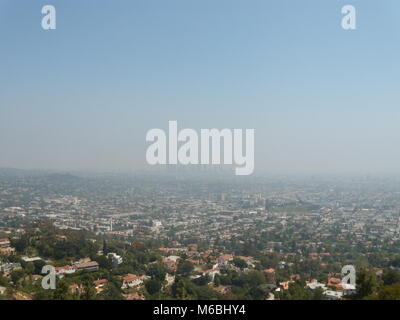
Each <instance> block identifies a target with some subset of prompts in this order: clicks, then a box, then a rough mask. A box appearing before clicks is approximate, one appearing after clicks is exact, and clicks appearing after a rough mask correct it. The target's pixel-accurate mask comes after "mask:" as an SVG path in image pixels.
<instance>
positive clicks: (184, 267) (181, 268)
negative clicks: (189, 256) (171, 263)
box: [176, 260, 194, 276]
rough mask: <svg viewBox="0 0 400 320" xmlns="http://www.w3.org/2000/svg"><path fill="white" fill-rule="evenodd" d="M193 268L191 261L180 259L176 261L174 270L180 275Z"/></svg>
mask: <svg viewBox="0 0 400 320" xmlns="http://www.w3.org/2000/svg"><path fill="white" fill-rule="evenodd" d="M193 270H194V266H193V263H191V262H190V261H187V260H181V261H179V263H178V266H177V268H176V272H177V274H179V275H182V276H188V275H189V274H190V273H191V272H192V271H193Z"/></svg>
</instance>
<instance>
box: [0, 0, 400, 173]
mask: <svg viewBox="0 0 400 320" xmlns="http://www.w3.org/2000/svg"><path fill="white" fill-rule="evenodd" d="M47 4H52V5H54V6H55V7H56V9H57V30H54V31H44V30H42V28H41V18H42V14H41V8H42V6H43V5H47ZM346 4H352V5H354V6H355V7H356V9H357V30H355V31H344V30H343V29H342V28H341V25H340V22H341V18H342V14H341V8H342V6H343V5H346ZM399 17H400V1H398V0H379V1H378V0H346V1H341V0H324V1H321V0H274V1H268V0H240V1H239V0H141V1H138V0H112V1H111V0H108V1H106V0H79V1H78V0H68V1H66V0H46V1H41V0H0V44H1V45H0V167H17V168H43V169H66V170H70V169H73V170H86V169H91V170H100V171H102V170H106V171H120V170H134V169H138V168H142V167H143V165H144V163H145V149H146V142H145V136H146V132H147V131H148V130H149V129H152V128H163V129H166V128H167V125H168V120H177V121H178V125H179V127H180V128H185V127H189V128H195V129H200V128H213V127H215V128H219V129H223V128H225V127H227V128H254V129H255V130H256V144H255V149H256V166H255V172H256V173H257V172H261V171H268V172H279V173H292V172H300V173H324V172H326V173H345V172H355V173H358V172H360V173H379V172H396V173H399V172H400V161H399V160H400V99H399V98H400V37H399V35H400V19H399Z"/></svg>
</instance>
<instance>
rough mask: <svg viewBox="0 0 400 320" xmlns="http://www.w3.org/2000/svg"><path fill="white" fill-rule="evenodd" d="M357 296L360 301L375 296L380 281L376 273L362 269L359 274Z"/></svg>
mask: <svg viewBox="0 0 400 320" xmlns="http://www.w3.org/2000/svg"><path fill="white" fill-rule="evenodd" d="M356 284H357V294H356V297H357V298H358V299H363V298H365V297H367V296H370V295H372V294H374V293H375V292H376V290H377V288H378V279H377V277H376V275H375V273H373V272H371V271H368V270H367V269H361V270H360V271H359V272H357V281H356Z"/></svg>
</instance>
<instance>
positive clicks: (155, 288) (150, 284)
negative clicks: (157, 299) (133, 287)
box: [144, 279, 161, 295]
mask: <svg viewBox="0 0 400 320" xmlns="http://www.w3.org/2000/svg"><path fill="white" fill-rule="evenodd" d="M144 285H145V287H146V290H147V292H148V293H149V294H151V295H153V294H156V293H157V292H159V291H160V290H161V283H160V281H157V280H152V279H151V280H148V281H146V282H145V284H144Z"/></svg>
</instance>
